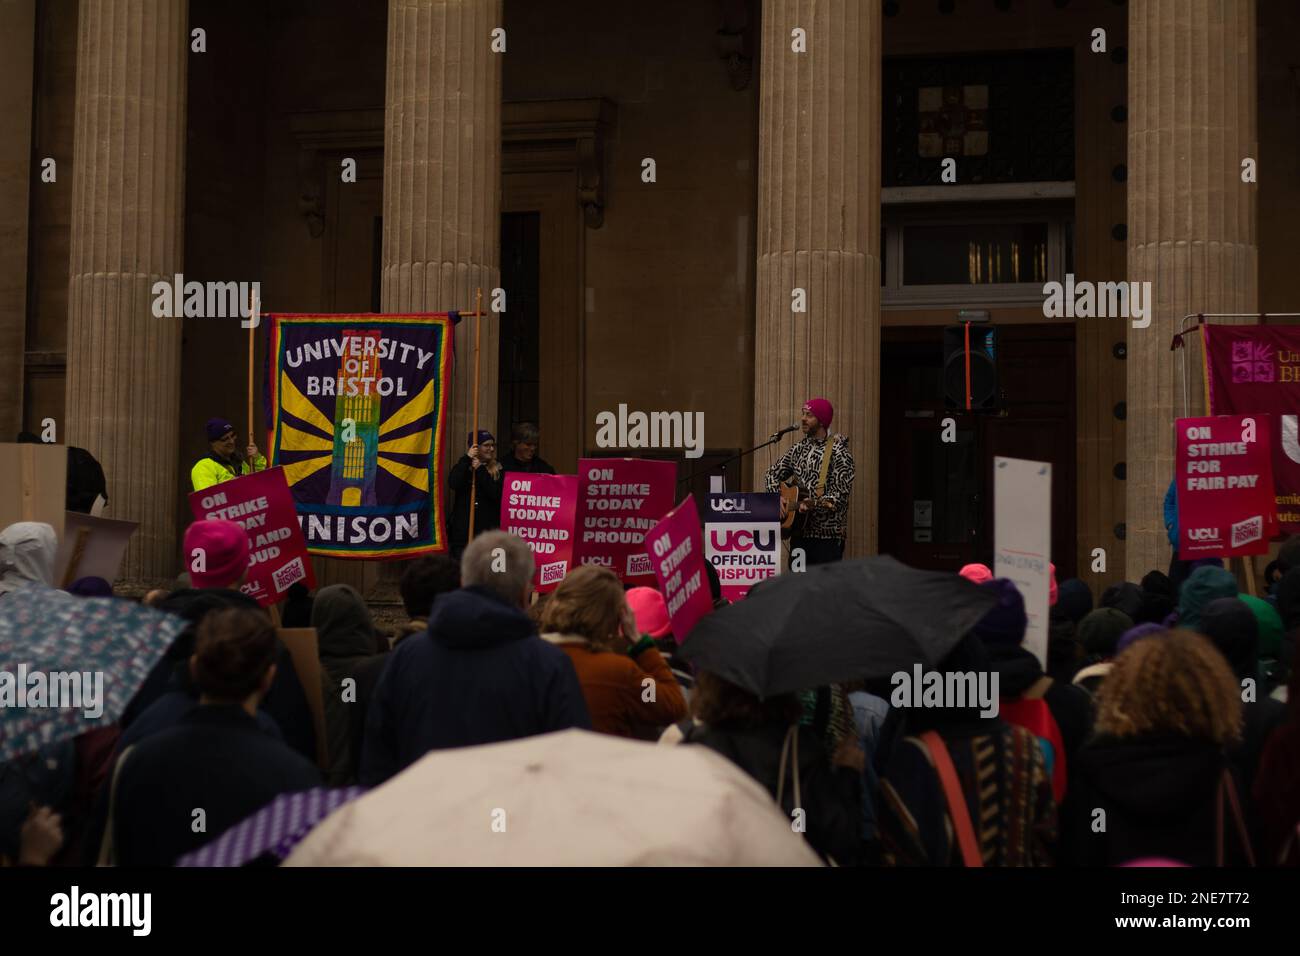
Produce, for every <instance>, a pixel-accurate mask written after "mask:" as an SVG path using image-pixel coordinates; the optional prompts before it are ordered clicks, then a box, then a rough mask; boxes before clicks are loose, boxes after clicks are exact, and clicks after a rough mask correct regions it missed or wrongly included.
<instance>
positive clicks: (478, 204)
mask: <svg viewBox="0 0 1300 956" xmlns="http://www.w3.org/2000/svg"><path fill="white" fill-rule="evenodd" d="M196 31H197V32H196ZM0 38H2V39H0V43H2V44H3V47H4V57H3V58H2V59H0V71H2V72H3V80H4V82H3V83H0V116H2V117H3V121H4V128H5V131H6V133H7V135H6V136H5V137H4V138H3V141H2V142H0V235H2V236H3V237H4V241H3V243H0V287H2V288H3V293H4V294H3V295H0V419H2V420H3V424H4V430H5V432H7V433H9V435H10V436H11V435H12V433H14V432H16V431H17V430H19V429H20V428H27V429H32V430H37V431H39V430H40V423H41V422H42V421H43V420H45V419H47V418H53V419H54V420H55V421H56V422H57V423H58V435H59V440H60V441H64V442H67V443H71V444H76V445H80V446H83V447H85V448H87V449H89V450H91V451H92V452H93V453H94V454H95V455H96V456H97V457H98V458H99V460H100V461H101V462H102V463H103V465H104V467H105V470H106V472H107V475H108V481H109V489H110V497H111V513H112V514H114V515H118V516H122V517H129V518H132V519H136V520H139V521H140V522H141V529H140V532H139V534H138V536H137V538H136V540H135V542H134V544H133V546H132V549H131V551H130V554H129V558H128V566H127V568H126V571H125V576H126V578H127V579H128V581H127V582H126V583H136V584H139V583H143V582H147V581H153V580H159V579H163V578H167V577H170V576H172V575H174V574H175V573H176V572H177V571H178V570H179V555H178V533H179V529H180V528H181V527H183V522H184V521H185V516H186V514H187V511H186V508H185V499H184V493H185V492H186V491H187V490H188V486H187V480H186V479H187V474H188V468H189V465H190V463H191V462H192V461H193V460H194V459H195V458H197V457H198V456H199V455H201V454H202V453H203V452H204V449H205V442H204V438H203V434H202V425H203V422H204V421H205V420H206V419H207V418H208V417H210V416H212V415H225V416H227V417H230V418H231V419H232V420H234V421H236V422H238V423H240V428H241V431H242V430H243V424H242V422H243V419H244V414H245V413H244V411H243V409H244V407H245V403H246V388H247V385H246V378H245V375H246V373H245V368H246V362H247V351H246V350H247V338H246V335H247V333H246V332H245V331H244V330H242V329H241V328H240V326H239V323H238V321H237V320H229V319H183V320H182V319H159V318H155V317H154V315H153V313H152V311H151V309H150V303H151V293H150V289H151V287H152V285H153V283H154V282H155V281H158V280H159V279H170V278H171V277H172V276H174V275H175V274H178V273H182V274H184V275H185V276H186V277H187V278H188V279H198V280H200V281H222V282H225V281H258V282H260V283H261V289H262V300H263V303H264V307H265V308H266V309H269V310H273V311H284V312H310V311H335V312H341V311H403V312H408V311H419V310H444V309H468V308H471V307H472V306H473V304H474V294H475V290H476V289H477V288H483V289H484V290H485V292H488V291H490V290H492V289H496V288H502V289H504V290H506V293H507V303H508V304H507V311H506V313H505V315H504V316H501V317H499V318H496V317H494V318H492V319H489V320H486V321H485V322H484V325H483V328H482V335H483V343H484V344H483V348H484V352H483V355H484V361H483V373H484V374H483V375H482V378H481V384H480V396H479V398H480V403H481V407H482V409H483V410H484V420H485V421H486V423H487V424H488V425H489V427H492V428H494V430H496V431H498V432H499V433H500V432H505V431H508V429H509V427H510V424H511V423H512V422H513V421H517V420H520V419H529V418H531V419H536V420H538V421H540V423H541V427H542V430H543V448H542V452H543V455H544V456H545V457H547V458H548V459H549V460H551V461H552V462H553V463H554V464H555V465H556V466H557V467H559V468H560V469H561V470H571V469H572V468H573V467H574V465H575V462H576V460H577V458H578V457H579V456H580V455H582V454H585V453H589V452H594V451H597V450H598V449H596V447H595V441H594V436H595V417H596V415H597V414H598V413H599V412H600V411H603V410H611V409H616V408H617V407H618V406H619V404H620V403H626V404H627V406H628V407H629V408H633V409H643V410H680V411H692V412H693V411H703V412H704V413H705V420H706V438H705V446H706V448H705V455H704V457H703V458H701V459H699V460H686V459H684V458H683V457H682V455H681V452H680V451H672V450H665V451H663V452H662V453H661V454H662V456H665V457H674V456H675V457H676V458H677V459H678V460H679V462H681V464H680V467H679V474H681V475H682V476H683V477H684V478H688V479H689V480H688V481H684V482H683V485H682V487H683V490H685V489H686V488H688V487H689V488H691V489H693V490H699V489H701V488H703V487H705V486H706V472H707V470H708V469H709V467H710V466H711V465H714V464H716V463H718V462H720V461H722V460H723V459H725V458H727V457H729V456H731V455H733V454H735V453H736V452H738V451H740V450H743V449H745V448H748V447H750V446H751V445H754V444H757V443H758V442H759V441H762V440H763V439H764V437H765V436H767V435H768V434H770V433H771V432H772V431H774V430H775V429H776V428H778V427H781V426H783V425H786V424H789V423H790V422H792V421H794V420H795V419H796V417H797V414H798V409H799V405H800V404H801V402H802V401H803V400H804V399H805V398H808V397H810V396H812V395H824V396H826V397H829V398H830V399H831V400H832V401H833V402H834V403H835V405H836V419H835V423H834V430H836V431H841V432H843V433H844V434H846V435H847V436H849V439H850V442H851V448H852V449H853V452H854V455H855V457H856V461H857V481H856V486H855V490H854V501H853V506H852V510H851V541H850V553H856V554H864V553H869V552H872V551H874V550H887V551H890V552H891V553H895V554H897V555H898V556H900V557H901V558H903V559H904V560H907V561H910V562H912V563H915V564H921V565H928V566H933V567H955V566H957V565H959V564H960V563H962V562H964V561H967V560H985V559H987V556H988V551H989V549H990V548H991V545H992V541H991V535H992V527H991V493H992V486H991V477H990V462H991V459H992V456H993V455H995V454H1010V455H1016V456H1020V457H1030V458H1038V459H1043V460H1050V461H1052V463H1053V465H1054V476H1055V479H1056V480H1055V486H1054V495H1053V514H1052V529H1053V552H1054V557H1055V560H1056V563H1057V565H1058V571H1059V573H1060V574H1061V575H1062V576H1064V575H1068V574H1072V573H1076V572H1079V573H1082V574H1084V575H1085V576H1087V577H1089V579H1090V580H1092V581H1094V583H1096V584H1104V583H1107V582H1109V581H1113V580H1117V579H1119V578H1121V577H1122V576H1123V575H1124V574H1125V573H1126V571H1128V572H1130V573H1132V574H1140V573H1141V572H1142V571H1144V570H1146V569H1148V568H1151V567H1162V566H1163V565H1164V564H1166V563H1167V560H1168V549H1167V546H1166V544H1165V543H1164V541H1163V527H1162V522H1161V518H1160V514H1159V512H1160V502H1161V498H1162V496H1163V492H1164V489H1165V486H1166V485H1167V483H1168V480H1169V475H1170V473H1171V468H1172V456H1173V444H1172V431H1171V423H1172V420H1173V418H1174V417H1176V415H1178V414H1181V411H1180V410H1179V408H1178V406H1179V405H1180V403H1181V398H1180V396H1181V382H1180V379H1179V378H1178V366H1177V365H1176V363H1175V361H1174V356H1173V355H1172V354H1171V353H1170V351H1169V343H1170V339H1171V337H1172V335H1173V334H1174V332H1175V331H1176V329H1177V326H1178V323H1179V321H1180V320H1181V318H1182V316H1184V315H1185V314H1187V313H1195V312H1244V313H1257V312H1261V311H1274V312H1276V311H1300V270H1296V269H1295V267H1294V263H1293V261H1292V260H1293V258H1294V249H1295V248H1296V243H1297V240H1298V239H1300V226H1298V225H1297V223H1300V106H1298V103H1300V54H1298V53H1297V51H1300V8H1297V7H1296V5H1295V4H1293V3H1290V2H1288V0H1178V2H1172V0H1127V2H1124V0H1119V2H1116V0H889V2H880V0H763V2H759V0H707V2H706V0H657V2H655V3H639V2H634V0H272V2H261V0H190V2H186V0H81V2H77V0H39V2H37V0H7V2H5V3H2V4H0ZM1247 159H1251V160H1254V161H1255V167H1256V169H1257V178H1256V181H1254V182H1243V177H1242V168H1243V167H1242V164H1243V161H1244V160H1247ZM346 160H353V161H355V167H356V177H355V181H345V180H344V177H343V176H342V175H341V173H340V170H341V169H342V168H343V167H344V164H345V161H346ZM945 160H952V161H953V162H952V163H951V165H950V168H949V172H950V175H949V176H948V177H945V176H944V171H945ZM50 161H52V162H50ZM647 161H652V162H647ZM50 170H53V175H51V174H50ZM949 179H951V180H952V181H948V180H949ZM1066 275H1072V276H1074V278H1075V279H1076V280H1078V281H1092V282H1103V281H1133V282H1150V283H1151V290H1152V296H1153V302H1152V308H1151V313H1150V320H1151V321H1150V324H1149V326H1147V327H1145V328H1135V327H1133V326H1132V325H1131V324H1130V322H1129V321H1127V320H1126V319H1125V318H1123V317H1106V318H1101V317H1097V318H1056V317H1049V316H1047V315H1045V314H1044V309H1043V290H1042V286H1043V284H1044V283H1045V282H1047V281H1053V280H1061V279H1063V278H1064V277H1065V276H1066ZM798 305H802V309H799V308H798ZM972 313H975V314H976V317H977V318H978V319H979V320H980V324H979V326H977V328H978V329H985V328H989V327H991V328H994V329H996V345H995V347H994V350H993V353H994V355H993V358H994V364H995V365H996V374H997V384H996V388H994V389H993V390H992V392H991V394H992V398H991V400H990V402H989V405H990V407H988V408H984V409H976V410H972V411H967V410H966V409H965V408H964V407H953V400H952V397H951V394H949V393H950V392H951V382H950V381H948V380H947V375H948V374H950V370H949V369H948V366H947V364H946V362H947V359H948V358H949V357H950V351H951V349H950V348H948V351H947V352H946V351H945V349H946V346H945V341H949V345H950V344H951V342H950V339H949V340H946V339H945V329H946V328H949V327H952V326H955V325H956V324H957V323H958V321H959V317H969V316H970V315H971V314H972ZM468 328H469V327H468V326H466V325H462V330H468ZM261 359H262V351H261V346H260V345H259V347H258V354H257V362H258V365H259V368H260V363H261ZM469 360H470V352H469V350H468V348H466V347H465V339H464V338H462V340H461V347H460V349H459V351H458V355H457V363H456V372H455V381H454V399H453V421H452V428H451V429H450V434H452V435H459V434H464V433H465V432H466V431H468V427H469V418H470V411H469V409H470V407H471V405H472V395H471V394H470V392H471V389H472V377H471V376H470V375H468V374H467V373H466V368H467V363H468V361H469ZM958 404H960V403H958ZM1194 411H1195V410H1194ZM258 417H259V424H258V426H257V428H256V430H257V431H259V432H260V430H261V427H262V426H261V424H260V417H261V412H260V406H259V411H258ZM947 417H952V418H954V420H955V421H956V423H957V433H958V440H957V441H956V442H955V443H944V442H941V441H939V438H938V436H939V432H940V429H941V425H942V422H943V420H944V419H945V418H947ZM789 440H790V439H786V440H785V441H786V442H787V443H788V441H789ZM450 451H451V453H453V454H459V451H460V449H459V448H455V449H452V450H450ZM770 460H771V458H770V451H767V450H765V451H763V452H760V453H759V454H758V455H757V456H755V458H754V459H753V460H752V462H751V463H749V464H745V465H743V466H742V465H732V466H730V467H729V469H728V471H727V475H728V482H729V484H730V486H731V487H735V488H741V487H753V486H754V485H755V483H756V482H757V481H758V480H759V478H760V477H761V474H762V471H763V470H764V469H765V468H766V466H767V464H768V462H769V461H770ZM1096 548H1102V549H1104V550H1105V551H1106V553H1107V556H1108V562H1107V569H1106V571H1105V573H1102V574H1094V573H1092V572H1091V571H1090V564H1091V555H1092V554H1093V552H1094V549H1096ZM318 576H319V577H320V578H321V579H322V580H323V581H332V580H347V581H351V582H353V583H356V584H358V585H360V586H362V587H365V588H366V589H368V591H369V592H370V593H371V594H372V595H373V596H376V597H379V598H382V596H383V592H384V589H385V587H386V585H387V584H390V583H391V578H392V572H391V571H388V572H383V571H381V570H380V569H379V568H378V567H376V566H370V565H364V564H346V565H345V564H341V563H338V562H326V561H322V562H320V566H319V567H318Z"/></svg>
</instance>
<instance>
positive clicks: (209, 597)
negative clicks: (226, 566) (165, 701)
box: [119, 588, 316, 761]
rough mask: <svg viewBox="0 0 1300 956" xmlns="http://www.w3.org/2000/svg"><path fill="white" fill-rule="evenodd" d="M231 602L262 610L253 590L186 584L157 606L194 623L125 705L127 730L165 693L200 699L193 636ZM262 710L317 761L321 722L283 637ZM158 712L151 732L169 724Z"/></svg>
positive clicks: (175, 712)
mask: <svg viewBox="0 0 1300 956" xmlns="http://www.w3.org/2000/svg"><path fill="white" fill-rule="evenodd" d="M228 607H243V608H248V609H250V610H254V611H257V610H260V608H259V606H258V604H257V602H256V601H254V600H253V599H252V598H250V597H249V596H248V595H246V594H241V593H240V592H238V591H233V590H226V589H224V588H182V589H180V590H177V591H173V592H172V593H171V594H169V595H167V597H166V598H164V599H163V601H162V603H161V604H159V605H158V610H160V611H166V612H167V613H170V614H175V615H177V616H178V617H182V618H184V619H185V620H186V621H188V622H189V624H190V626H189V627H187V628H186V629H185V630H183V631H181V633H180V634H179V635H178V636H177V637H176V640H175V641H173V642H172V646H171V647H170V648H168V649H167V653H166V654H165V655H163V658H162V660H160V661H159V662H158V663H157V664H155V665H154V668H153V670H151V671H150V672H149V676H148V677H146V678H145V682H144V684H143V685H142V686H141V688H140V689H139V690H138V691H136V694H135V696H134V697H133V698H131V702H130V703H129V704H127V705H126V710H125V712H124V713H123V714H122V718H121V720H120V721H119V723H120V724H121V726H122V729H123V731H126V730H127V729H128V728H129V727H130V726H131V725H132V724H133V723H134V722H135V720H136V718H138V717H140V716H142V715H143V714H144V712H145V711H146V710H148V709H149V707H150V705H151V704H153V703H154V702H155V701H157V700H158V699H159V698H161V697H162V696H163V695H164V694H168V693H170V692H172V691H181V692H184V693H185V694H188V695H189V696H190V697H191V698H193V699H195V700H197V699H198V691H197V690H196V688H195V687H194V686H193V682H192V681H191V679H190V672H189V661H190V655H192V654H193V653H194V639H195V636H196V633H197V631H198V625H199V622H200V621H202V620H203V618H204V617H205V616H206V615H207V614H208V613H209V612H211V611H215V610H220V609H222V608H228ZM260 709H261V710H262V711H264V712H265V713H266V714H267V715H268V716H270V717H271V718H272V720H273V721H274V722H275V726H277V727H278V728H279V729H280V733H281V734H282V735H283V737H284V741H285V743H287V744H288V745H289V746H290V747H292V748H293V749H294V750H296V751H297V752H298V753H300V754H301V755H302V756H303V757H305V758H307V759H308V760H311V761H315V760H316V725H315V722H314V721H313V719H312V715H311V708H310V707H309V706H308V704H307V694H306V692H305V691H304V690H303V686H302V682H301V681H300V680H299V678H298V671H297V669H295V668H294V666H293V655H291V654H290V653H289V649H288V648H287V647H285V646H284V644H283V643H281V642H280V641H278V640H277V641H276V656H275V678H274V679H273V680H272V681H271V689H270V690H268V691H267V693H266V696H265V697H264V698H262V703H261V705H260ZM187 710H188V708H184V707H180V708H175V709H172V710H169V711H168V712H167V713H168V715H169V716H168V717H167V718H166V719H168V720H170V719H172V718H179V717H180V716H181V715H182V714H183V713H185V712H186V711H187ZM159 716H160V714H159V712H155V713H153V714H151V721H152V724H151V726H150V728H149V732H150V733H152V732H154V731H156V730H161V729H162V728H163V726H165V725H166V724H165V723H160V722H159V721H158V718H159ZM124 736H126V734H124ZM133 738H134V735H133ZM128 742H129V740H128ZM123 746H125V744H124V745H123Z"/></svg>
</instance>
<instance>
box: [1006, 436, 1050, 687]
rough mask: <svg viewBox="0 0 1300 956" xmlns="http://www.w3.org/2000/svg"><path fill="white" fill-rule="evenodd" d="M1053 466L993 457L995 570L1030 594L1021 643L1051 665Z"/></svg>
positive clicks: (1044, 463)
mask: <svg viewBox="0 0 1300 956" xmlns="http://www.w3.org/2000/svg"><path fill="white" fill-rule="evenodd" d="M1051 553H1052V466H1051V464H1049V463H1048V462H1044V461H1025V460H1024V459H1021V458H1000V457H995V458H994V459H993V574H994V576H995V577H999V578H1008V579H1009V580H1010V581H1011V582H1012V583H1013V584H1015V586H1016V588H1017V589H1019V591H1020V596H1021V597H1023V598H1024V599H1025V615H1026V616H1027V617H1028V618H1029V625H1028V627H1026V628H1025V640H1024V644H1023V645H1022V646H1023V647H1024V648H1025V649H1026V650H1027V651H1030V652H1031V653H1032V654H1033V655H1034V656H1035V657H1037V658H1038V662H1039V663H1040V664H1042V665H1043V666H1044V667H1046V666H1047V606H1048V605H1047V602H1048V598H1049V591H1050V590H1051V573H1052V571H1051V558H1050V555H1051Z"/></svg>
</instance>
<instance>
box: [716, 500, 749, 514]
mask: <svg viewBox="0 0 1300 956" xmlns="http://www.w3.org/2000/svg"><path fill="white" fill-rule="evenodd" d="M709 505H710V507H712V508H713V510H714V511H729V512H732V513H733V514H742V515H747V514H749V509H748V508H746V507H745V502H744V501H741V500H740V499H738V498H712V499H710V501H709Z"/></svg>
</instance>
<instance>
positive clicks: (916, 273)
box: [880, 200, 1074, 309]
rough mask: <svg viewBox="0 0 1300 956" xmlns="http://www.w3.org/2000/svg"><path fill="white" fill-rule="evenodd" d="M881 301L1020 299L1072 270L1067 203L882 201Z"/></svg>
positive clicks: (1037, 294) (906, 304) (908, 304)
mask: <svg viewBox="0 0 1300 956" xmlns="http://www.w3.org/2000/svg"><path fill="white" fill-rule="evenodd" d="M882 219H883V227H882V230H881V274H880V285H881V304H882V305H883V306H884V307H886V308H916V309H920V308H930V307H934V306H947V305H954V304H956V305H972V304H980V305H1023V304H1025V303H1030V302H1040V301H1042V297H1043V284H1044V283H1046V282H1051V281H1060V280H1062V279H1063V278H1064V276H1065V274H1066V273H1067V272H1071V271H1073V269H1074V204H1073V202H1070V201H1056V200H1049V201H1040V202H1032V203H1016V202H989V203H969V202H963V203H924V204H923V203H917V204H912V203H906V204H899V205H891V206H886V207H885V209H884V211H883V217H882Z"/></svg>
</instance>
